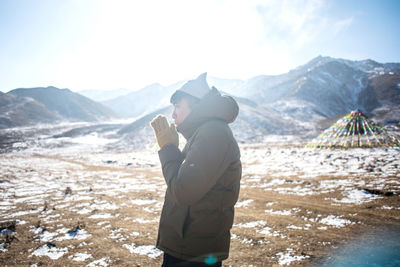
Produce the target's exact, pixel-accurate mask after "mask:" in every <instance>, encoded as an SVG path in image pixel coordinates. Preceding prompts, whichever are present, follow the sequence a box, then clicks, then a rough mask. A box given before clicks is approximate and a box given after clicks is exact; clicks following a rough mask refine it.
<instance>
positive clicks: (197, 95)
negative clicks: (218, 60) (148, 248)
mask: <svg viewBox="0 0 400 267" xmlns="http://www.w3.org/2000/svg"><path fill="white" fill-rule="evenodd" d="M206 75H207V74H206V73H204V74H202V75H200V76H199V77H198V78H197V79H195V80H190V81H188V82H187V83H186V84H184V85H183V86H182V87H181V88H180V89H179V90H177V91H176V92H175V93H174V94H173V95H172V97H171V103H172V104H173V105H174V112H173V114H172V118H173V119H174V121H175V125H176V127H177V128H176V129H177V130H178V132H180V133H181V134H182V135H183V136H184V137H185V139H186V141H187V143H186V145H185V147H184V149H183V150H182V151H180V150H179V148H178V146H179V139H178V133H177V131H176V129H175V125H174V124H171V125H170V124H169V123H168V121H167V119H166V117H164V116H162V115H158V116H157V117H156V118H155V119H153V121H152V122H151V126H152V127H153V129H154V132H155V135H156V138H157V142H158V144H159V146H160V151H159V152H158V153H159V157H160V161H161V165H162V171H163V175H164V178H165V181H166V183H167V191H166V194H165V201H164V206H163V209H162V212H161V218H160V225H159V232H158V238H157V248H159V249H161V250H163V251H164V261H163V265H162V266H163V267H166V266H222V260H225V259H227V258H228V256H229V244H230V229H231V227H232V223H233V217H234V205H235V203H236V201H237V199H238V195H239V187H240V179H241V175H242V166H241V162H240V151H239V147H238V144H237V142H236V140H235V138H234V137H233V135H232V131H231V129H230V127H229V126H228V123H231V122H233V121H234V120H235V119H236V117H237V115H238V112H239V107H238V105H237V103H236V101H235V100H234V99H233V98H231V97H229V96H222V95H221V94H220V93H219V92H218V91H217V89H215V88H214V87H213V88H212V89H210V88H209V86H208V84H207V81H206Z"/></svg>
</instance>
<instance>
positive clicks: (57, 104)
mask: <svg viewBox="0 0 400 267" xmlns="http://www.w3.org/2000/svg"><path fill="white" fill-rule="evenodd" d="M0 103H1V108H0V127H2V128H4V127H13V126H25V125H32V124H36V123H53V122H57V121H63V120H68V121H88V122H94V121H101V120H108V119H111V118H116V117H117V115H116V114H115V113H114V112H113V111H111V110H110V109H108V108H107V107H105V106H103V105H101V104H99V103H96V102H94V101H92V100H90V99H89V98H87V97H84V96H81V95H79V94H77V93H73V92H71V91H70V90H68V89H58V88H55V87H46V88H43V87H38V88H29V89H28V88H20V89H15V90H12V91H10V92H8V93H7V94H1V95H0Z"/></svg>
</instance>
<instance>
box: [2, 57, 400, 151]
mask: <svg viewBox="0 0 400 267" xmlns="http://www.w3.org/2000/svg"><path fill="white" fill-rule="evenodd" d="M184 82H185V81H184V80H183V81H179V82H176V83H175V84H172V85H169V86H163V85H160V84H157V83H156V84H152V85H149V86H147V87H145V88H142V89H140V90H138V91H134V92H129V91H127V90H125V89H124V90H121V89H118V90H116V91H114V92H108V93H107V94H108V95H109V96H108V97H107V96H106V94H105V93H104V92H103V93H101V92H100V91H96V90H91V91H86V92H85V91H82V92H80V93H81V94H84V95H86V97H85V96H82V95H81V94H78V93H73V92H71V91H70V90H68V89H57V88H55V87H47V88H32V89H15V90H12V91H10V92H8V93H6V94H4V93H0V127H2V128H7V127H14V126H22V125H30V124H35V123H54V122H59V121H63V120H68V121H90V122H99V123H100V124H101V122H102V121H104V120H112V119H115V118H117V117H122V118H130V119H131V121H132V123H131V124H123V125H120V124H113V125H112V127H111V126H110V125H109V124H108V125H105V126H104V127H105V129H110V130H111V129H112V130H113V131H114V132H113V134H114V135H117V137H118V138H119V140H120V141H119V142H117V143H113V144H112V145H113V146H120V147H121V148H123V147H126V146H127V145H128V144H132V143H137V144H144V143H148V141H149V136H150V135H151V129H150V127H149V126H148V125H149V121H150V120H151V119H152V118H153V117H154V115H156V114H157V113H162V114H165V115H167V116H168V117H169V118H170V116H171V112H172V109H171V105H170V104H169V97H170V96H171V94H172V93H173V92H174V91H175V90H177V89H178V88H179V87H180V86H182V85H183V83H184ZM208 83H209V84H210V86H215V87H216V88H217V89H219V90H220V91H221V92H223V93H225V94H229V95H232V96H233V97H234V98H235V99H236V100H237V102H238V103H239V106H240V113H239V117H238V119H237V120H236V121H235V122H234V123H233V124H232V128H233V130H234V132H235V134H236V135H237V138H238V139H239V141H243V142H245V141H254V140H262V138H264V137H265V136H266V135H269V134H279V135H302V136H312V135H315V134H316V133H318V132H319V131H321V130H322V129H324V128H326V127H328V126H329V125H330V124H331V123H333V122H334V120H336V119H338V118H339V117H340V116H342V115H344V114H346V113H348V112H350V111H352V110H355V109H358V110H361V111H363V112H364V113H366V114H367V115H368V116H370V117H372V119H374V120H375V121H377V122H379V123H381V124H383V125H389V126H394V127H397V128H398V127H399V118H400V63H384V64H383V63H378V62H376V61H373V60H370V59H368V60H362V61H351V60H346V59H337V58H331V57H322V56H318V57H316V58H314V59H312V60H311V61H309V62H308V63H306V64H305V65H302V66H299V67H297V68H295V69H293V70H291V71H289V72H287V73H284V74H281V75H260V76H256V77H253V78H251V79H248V80H245V81H243V80H238V79H219V78H216V77H208ZM121 94H122V95H121ZM90 95H92V97H93V96H96V97H93V98H94V99H93V100H91V99H89V98H88V97H90ZM115 96H116V97H115ZM110 97H114V98H111V99H110ZM95 99H97V100H102V101H101V102H96V101H95ZM99 127H100V128H101V126H99ZM99 127H93V126H90V128H87V129H83V128H80V130H81V131H82V134H83V133H88V131H89V132H90V131H100V130H99V129H100V128H99ZM77 132H79V131H75V132H74V134H77ZM100 132H102V131H100ZM103 132H104V131H103ZM69 134H70V133H69ZM60 136H62V134H61V135H60ZM114 137H115V136H114Z"/></svg>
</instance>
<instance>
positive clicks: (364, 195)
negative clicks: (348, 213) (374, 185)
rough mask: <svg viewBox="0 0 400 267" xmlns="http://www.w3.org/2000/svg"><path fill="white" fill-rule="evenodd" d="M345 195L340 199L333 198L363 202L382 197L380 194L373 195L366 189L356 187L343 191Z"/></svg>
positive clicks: (342, 201)
mask: <svg viewBox="0 0 400 267" xmlns="http://www.w3.org/2000/svg"><path fill="white" fill-rule="evenodd" d="M343 195H345V197H344V198H342V199H340V200H337V199H332V200H333V201H335V202H339V203H346V204H363V203H366V202H371V201H373V200H375V199H378V198H380V196H377V195H373V194H371V193H369V192H367V191H365V190H358V189H354V190H352V191H348V192H343Z"/></svg>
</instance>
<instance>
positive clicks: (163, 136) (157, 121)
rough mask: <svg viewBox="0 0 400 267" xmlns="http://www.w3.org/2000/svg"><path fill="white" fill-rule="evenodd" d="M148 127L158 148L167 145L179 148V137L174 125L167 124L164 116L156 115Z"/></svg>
mask: <svg viewBox="0 0 400 267" xmlns="http://www.w3.org/2000/svg"><path fill="white" fill-rule="evenodd" d="M150 125H151V127H152V128H153V130H154V134H155V135H156V138H157V143H158V145H159V146H160V148H163V146H166V145H169V144H173V145H175V146H177V147H179V136H178V132H177V131H176V128H175V124H173V123H172V124H169V123H168V120H167V118H166V117H165V116H163V115H158V116H157V117H155V118H154V119H153V120H152V121H151V123H150Z"/></svg>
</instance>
